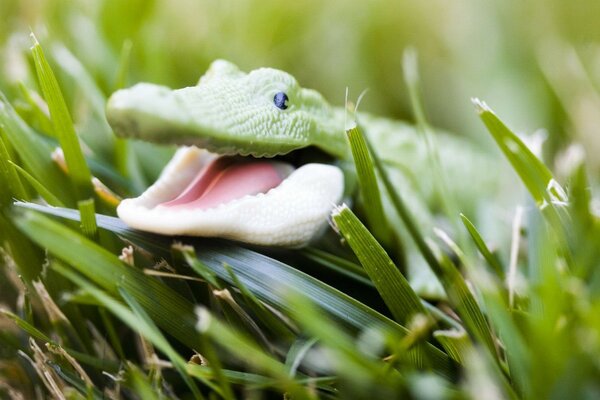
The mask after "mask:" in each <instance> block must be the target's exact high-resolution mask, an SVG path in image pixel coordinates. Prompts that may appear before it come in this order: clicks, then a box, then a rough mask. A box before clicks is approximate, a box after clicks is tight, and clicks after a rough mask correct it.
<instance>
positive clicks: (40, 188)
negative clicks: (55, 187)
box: [9, 161, 64, 207]
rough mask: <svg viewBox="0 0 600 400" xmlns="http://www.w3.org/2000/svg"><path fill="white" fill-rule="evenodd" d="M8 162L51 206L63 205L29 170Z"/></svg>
mask: <svg viewBox="0 0 600 400" xmlns="http://www.w3.org/2000/svg"><path fill="white" fill-rule="evenodd" d="M9 163H10V164H12V166H13V167H14V169H15V170H16V171H17V172H18V173H19V174H20V175H21V176H22V177H23V178H25V180H26V181H27V182H28V183H29V184H30V185H31V186H32V187H33V188H34V189H35V191H36V192H37V193H38V194H39V195H40V196H41V197H42V198H43V199H44V200H45V201H46V202H47V203H48V204H49V205H51V206H54V207H64V204H63V202H62V201H60V200H59V199H58V198H57V197H56V196H55V195H54V194H52V192H51V191H50V190H48V188H46V187H45V186H44V185H42V183H41V182H40V181H38V180H37V179H35V178H34V177H33V176H32V175H31V174H30V173H29V172H27V171H25V170H24V169H23V168H21V167H20V166H18V165H17V164H15V163H13V162H12V161H9Z"/></svg>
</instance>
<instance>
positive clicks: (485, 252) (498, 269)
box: [460, 213, 505, 280]
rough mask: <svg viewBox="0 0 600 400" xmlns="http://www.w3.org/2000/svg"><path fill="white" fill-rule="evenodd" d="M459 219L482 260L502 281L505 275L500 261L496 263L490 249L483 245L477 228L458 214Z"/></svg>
mask: <svg viewBox="0 0 600 400" xmlns="http://www.w3.org/2000/svg"><path fill="white" fill-rule="evenodd" d="M460 218H461V220H462V222H463V224H464V226H465V228H467V231H468V232H469V235H471V238H472V239H473V242H474V243H475V246H477V249H478V250H479V252H480V253H481V255H482V256H483V258H484V259H485V260H486V261H487V263H488V264H489V266H490V267H491V268H492V270H493V271H494V272H495V273H496V275H497V276H498V277H499V278H500V279H502V280H503V279H504V275H505V273H504V268H503V267H502V265H501V264H500V261H498V259H497V258H496V257H495V256H494V255H493V254H492V252H491V251H490V249H489V248H488V247H487V245H486V244H485V241H484V240H483V238H482V237H481V235H480V234H479V232H478V231H477V228H475V225H473V223H472V222H471V221H470V220H469V218H467V217H466V216H465V215H464V214H463V213H461V214H460Z"/></svg>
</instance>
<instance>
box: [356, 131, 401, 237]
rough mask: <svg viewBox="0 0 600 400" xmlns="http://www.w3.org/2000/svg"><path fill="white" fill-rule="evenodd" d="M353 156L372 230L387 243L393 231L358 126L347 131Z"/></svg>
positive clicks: (365, 210) (361, 194) (366, 213)
mask: <svg viewBox="0 0 600 400" xmlns="http://www.w3.org/2000/svg"><path fill="white" fill-rule="evenodd" d="M346 135H348V141H349V143H350V149H351V150H352V157H353V159H354V165H355V167H356V175H357V178H358V187H359V191H360V196H361V198H362V200H363V204H364V207H363V208H364V212H365V215H366V217H367V221H369V226H370V227H371V231H372V232H373V233H374V235H375V237H377V238H379V240H383V241H385V242H386V243H387V242H389V241H390V235H391V231H390V229H389V226H388V223H387V218H386V217H385V213H384V212H383V204H382V202H381V194H380V193H379V185H378V184H377V178H376V176H375V168H373V162H372V160H371V156H370V155H369V151H368V149H367V144H366V143H365V139H364V138H363V136H362V134H361V133H360V131H359V130H358V127H356V126H355V127H354V128H351V129H348V130H347V131H346Z"/></svg>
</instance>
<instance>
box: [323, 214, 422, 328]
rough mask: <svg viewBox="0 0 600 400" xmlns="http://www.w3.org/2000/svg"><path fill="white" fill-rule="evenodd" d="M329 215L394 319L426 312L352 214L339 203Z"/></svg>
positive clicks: (407, 284) (406, 282) (390, 262)
mask: <svg viewBox="0 0 600 400" xmlns="http://www.w3.org/2000/svg"><path fill="white" fill-rule="evenodd" d="M332 218H333V221H334V223H335V225H336V227H337V228H338V229H339V231H340V232H341V234H342V235H343V236H344V238H345V239H346V241H347V242H348V244H349V245H350V247H351V248H352V250H353V251H354V254H356V256H357V257H358V259H359V260H360V262H361V264H362V266H363V267H364V269H365V271H366V272H367V274H368V275H369V278H370V279H371V281H372V282H373V283H374V284H375V287H376V288H377V291H378V292H379V294H380V295H381V297H382V298H383V301H384V302H385V304H386V305H387V306H388V308H389V309H390V311H391V313H392V315H393V316H394V319H395V320H396V321H398V322H399V323H401V324H404V325H406V324H407V323H408V322H410V319H411V318H412V317H414V316H415V315H416V314H424V315H428V312H427V310H426V309H425V307H423V305H422V304H421V300H420V299H419V297H418V296H417V295H416V293H415V292H414V291H413V290H412V288H411V287H410V285H409V283H408V281H407V280H406V278H405V277H404V276H403V275H402V273H400V270H399V269H398V267H396V265H394V262H393V261H392V260H391V258H390V257H389V256H388V254H387V253H386V252H385V250H384V249H383V247H381V245H380V244H379V243H378V242H377V240H376V239H375V238H374V237H373V235H371V233H370V232H369V230H368V229H367V228H366V227H365V226H364V225H363V224H362V223H361V222H360V220H359V219H358V218H357V217H356V216H355V215H354V213H353V212H352V211H351V210H350V209H349V208H348V207H347V206H346V205H342V206H341V207H338V208H337V209H335V210H334V212H333V213H332Z"/></svg>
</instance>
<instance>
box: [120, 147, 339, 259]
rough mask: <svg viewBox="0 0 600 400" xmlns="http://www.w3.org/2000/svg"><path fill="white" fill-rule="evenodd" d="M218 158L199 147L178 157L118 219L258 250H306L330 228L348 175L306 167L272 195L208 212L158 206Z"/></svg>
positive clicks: (181, 151)
mask: <svg viewBox="0 0 600 400" xmlns="http://www.w3.org/2000/svg"><path fill="white" fill-rule="evenodd" d="M214 157H215V155H214V154H211V153H209V152H207V151H205V150H200V149H198V148H196V147H185V148H181V149H179V150H178V151H177V153H176V154H175V156H174V157H173V159H172V160H171V161H170V162H169V164H168V165H167V166H166V167H165V169H164V171H163V173H162V174H161V176H160V178H159V179H158V180H157V181H156V183H155V184H154V185H152V186H151V187H149V188H148V189H147V190H146V191H145V192H144V193H143V194H142V195H140V196H139V197H137V198H134V199H126V200H123V201H122V202H121V204H120V205H119V207H118V208H117V214H118V215H119V217H120V218H121V219H122V220H123V221H125V223H127V224H128V225H129V226H131V227H133V228H136V229H140V230H144V231H149V232H154V233H160V234H164V235H192V236H205V237H221V238H227V239H233V240H238V241H241V242H246V243H252V244H257V245H270V246H288V247H300V246H303V245H306V244H307V243H308V242H310V241H311V240H312V239H313V238H314V237H315V236H317V235H318V234H319V233H320V232H321V231H322V230H323V228H324V227H325V226H326V223H327V218H328V216H329V214H330V212H331V209H332V208H333V206H334V205H335V204H337V203H338V202H339V201H340V199H341V197H342V194H343V190H344V178H343V174H342V171H341V170H340V169H339V168H337V167H335V166H333V165H327V164H306V165H303V166H302V167H300V168H298V169H296V170H295V171H294V172H292V173H291V174H290V176H289V177H288V178H287V179H285V180H284V181H283V182H282V183H281V184H280V185H279V186H277V187H276V188H273V189H271V190H269V191H268V192H267V193H261V194H258V195H252V196H244V197H242V198H239V199H235V200H232V201H230V202H228V203H225V204H221V205H219V206H218V207H215V208H211V209H206V210H190V209H188V210H176V209H169V208H168V207H161V206H158V205H159V204H161V203H163V202H165V201H168V200H170V198H171V197H172V196H173V195H172V194H173V193H179V192H181V190H183V189H184V188H185V187H186V186H187V184H188V183H189V182H190V181H191V180H192V179H193V178H194V177H195V176H196V175H197V173H198V171H199V170H200V169H201V168H202V167H203V166H204V165H206V163H208V162H209V161H211V160H212V159H213V158H214Z"/></svg>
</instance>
